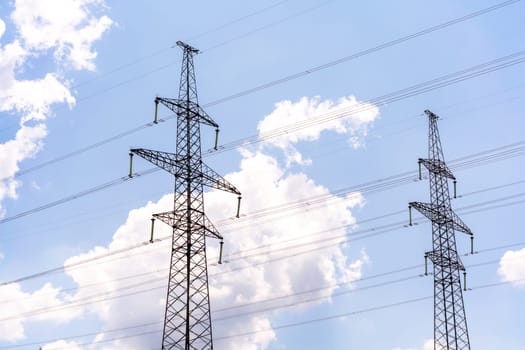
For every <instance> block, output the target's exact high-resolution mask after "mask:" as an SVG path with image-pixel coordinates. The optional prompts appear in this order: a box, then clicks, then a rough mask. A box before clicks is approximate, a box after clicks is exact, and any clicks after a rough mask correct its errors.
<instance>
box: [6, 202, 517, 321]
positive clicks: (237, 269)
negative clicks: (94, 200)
mask: <svg viewBox="0 0 525 350" xmlns="http://www.w3.org/2000/svg"><path fill="white" fill-rule="evenodd" d="M491 202H494V201H491ZM521 202H525V200H524V201H521ZM481 204H483V203H481ZM478 211H484V210H483V209H482V210H478ZM458 212H461V209H460V210H458ZM418 221H422V220H414V221H413V222H414V223H416V222H418ZM393 225H397V227H394V228H391V229H388V230H385V231H384V232H381V231H379V232H375V233H373V234H371V235H370V236H375V235H377V234H381V233H386V232H392V231H395V230H398V229H400V228H403V227H405V226H406V225H400V223H395V224H393ZM385 226H392V225H385ZM371 230H372V231H374V229H371ZM343 237H344V236H342V237H341V238H343ZM360 238H363V237H357V238H356V239H360ZM354 240H355V239H354ZM350 241H353V240H352V239H351V238H350V239H347V240H345V241H344V242H350ZM344 242H338V243H336V244H331V245H329V246H322V247H316V248H314V249H310V250H307V251H302V252H300V253H295V254H291V255H287V256H281V257H278V258H274V259H269V260H267V261H264V262H261V263H256V264H251V265H247V266H244V267H240V268H235V269H230V270H228V271H223V272H220V273H216V274H212V275H211V276H215V275H222V274H226V273H233V272H237V271H239V270H243V269H246V268H250V267H254V266H257V265H262V264H268V263H272V262H276V261H280V260H283V259H288V258H291V257H295V256H298V255H301V254H305V253H311V252H313V251H317V250H322V249H326V248H329V247H333V246H336V245H339V244H341V243H344ZM313 243H315V242H313ZM313 243H312V242H310V245H311V244H313ZM522 244H523V242H520V243H513V244H507V245H504V246H498V247H491V248H487V249H483V250H479V251H477V252H476V254H479V253H483V252H488V251H493V250H496V249H508V248H510V247H515V246H519V245H522ZM261 254H264V255H266V253H261ZM478 265H480V264H478ZM420 266H422V265H416V266H414V267H408V268H403V269H398V270H394V271H391V272H388V273H381V274H378V275H375V276H367V277H365V278H362V279H359V280H354V281H349V282H348V283H352V282H356V281H363V280H368V279H372V278H377V277H382V276H385V275H388V274H392V273H398V272H401V271H406V270H409V269H413V268H416V267H420ZM53 272H56V271H53ZM146 274H148V273H145V274H140V275H146ZM149 274H151V272H149ZM140 275H136V276H137V277H138V276H140ZM33 276H35V275H33ZM40 276H42V274H39V275H38V277H40ZM128 278H129V277H126V278H122V279H128ZM27 279H29V278H25V280H27ZM160 279H164V278H155V279H152V280H148V281H142V282H139V283H136V284H132V285H127V286H125V287H122V288H120V289H119V290H126V289H131V288H135V287H138V286H141V285H150V284H151V283H152V282H155V281H158V280H160ZM18 280H21V279H18ZM117 280H121V279H115V280H113V281H117ZM9 283H14V282H6V283H3V284H1V285H5V284H9ZM96 284H100V283H96ZM343 284H347V283H343ZM1 285H0V286H1ZM93 285H95V284H93ZM341 285H342V284H341ZM162 288H165V285H164V284H163V285H162V286H159V287H154V288H147V289H145V290H141V291H135V292H130V293H128V294H121V295H116V296H112V297H107V293H101V294H97V295H92V296H90V297H87V298H85V299H88V300H89V299H90V298H91V299H93V298H94V299H95V301H86V300H85V299H84V300H82V301H78V300H77V301H71V302H70V303H68V304H73V305H77V306H83V305H88V304H92V303H94V302H99V301H106V300H112V299H117V298H122V297H127V296H133V295H137V294H140V293H145V292H149V291H152V290H155V289H162ZM314 291H315V290H314ZM310 292H312V291H310ZM100 296H104V297H103V298H99V299H96V298H97V297H100ZM11 301H12V300H11ZM4 302H10V301H9V300H8V301H4ZM257 303H258V302H257ZM68 307H70V306H68V305H65V306H64V305H61V306H59V307H58V308H59V309H62V308H68ZM50 309H52V311H56V309H55V307H51V308H49V307H47V308H43V309H41V310H36V311H33V312H28V313H27V314H23V315H22V316H17V317H16V318H19V317H25V316H29V315H33V313H34V312H37V314H40V313H42V312H43V313H45V312H47V311H49V310H50ZM221 311H222V310H221ZM11 318H12V317H8V318H6V319H5V320H7V319H11ZM2 320H4V319H2Z"/></svg>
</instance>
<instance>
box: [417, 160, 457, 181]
mask: <svg viewBox="0 0 525 350" xmlns="http://www.w3.org/2000/svg"><path fill="white" fill-rule="evenodd" d="M419 162H420V163H421V164H423V165H424V166H425V168H427V169H428V171H430V172H431V173H434V174H436V175H439V176H444V177H448V178H449V179H451V180H455V179H456V177H455V176H454V174H452V172H451V171H450V169H449V168H448V167H447V165H446V164H445V162H443V161H442V160H439V159H419Z"/></svg>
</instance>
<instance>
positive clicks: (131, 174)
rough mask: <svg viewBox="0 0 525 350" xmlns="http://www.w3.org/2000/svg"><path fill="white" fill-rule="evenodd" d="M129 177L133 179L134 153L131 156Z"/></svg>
mask: <svg viewBox="0 0 525 350" xmlns="http://www.w3.org/2000/svg"><path fill="white" fill-rule="evenodd" d="M128 176H129V177H130V178H131V177H133V153H130V154H129V174H128Z"/></svg>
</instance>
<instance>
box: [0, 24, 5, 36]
mask: <svg viewBox="0 0 525 350" xmlns="http://www.w3.org/2000/svg"><path fill="white" fill-rule="evenodd" d="M4 33H5V22H4V21H2V19H0V39H1V38H2V35H4Z"/></svg>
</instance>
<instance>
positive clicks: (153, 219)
mask: <svg viewBox="0 0 525 350" xmlns="http://www.w3.org/2000/svg"><path fill="white" fill-rule="evenodd" d="M154 230H155V218H151V233H150V236H149V242H150V243H153V231H154Z"/></svg>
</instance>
